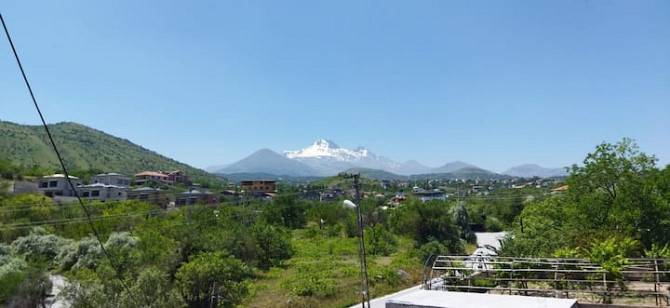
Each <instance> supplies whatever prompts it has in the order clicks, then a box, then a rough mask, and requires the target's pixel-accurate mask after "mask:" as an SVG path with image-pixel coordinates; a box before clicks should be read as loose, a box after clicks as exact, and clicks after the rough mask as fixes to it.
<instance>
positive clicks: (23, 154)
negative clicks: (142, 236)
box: [0, 121, 220, 181]
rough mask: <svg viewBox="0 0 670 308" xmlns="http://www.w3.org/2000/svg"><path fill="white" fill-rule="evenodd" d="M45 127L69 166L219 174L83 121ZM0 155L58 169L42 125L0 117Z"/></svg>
mask: <svg viewBox="0 0 670 308" xmlns="http://www.w3.org/2000/svg"><path fill="white" fill-rule="evenodd" d="M49 130H50V131H51V134H52V136H53V138H54V140H55V142H56V145H57V146H58V150H59V151H60V152H61V155H62V156H63V160H64V161H65V165H66V167H67V168H68V169H69V170H87V169H99V170H101V171H104V172H120V173H124V174H128V175H133V174H136V173H139V172H141V171H144V170H156V171H157V170H183V171H185V172H187V173H188V174H189V175H190V176H191V178H193V179H195V180H208V181H212V180H214V181H218V180H220V178H219V177H217V176H215V175H212V174H210V173H207V172H205V171H204V170H200V169H197V168H193V167H191V166H189V165H186V164H184V163H180V162H178V161H176V160H174V159H171V158H168V157H165V156H163V155H160V154H158V153H156V152H154V151H151V150H148V149H145V148H143V147H141V146H139V145H136V144H134V143H132V142H130V141H128V140H126V139H121V138H117V137H114V136H112V135H109V134H106V133H104V132H102V131H99V130H96V129H93V128H90V127H88V126H85V125H81V124H77V123H71V122H63V123H57V124H51V125H49ZM0 145H2V146H0V158H3V159H5V160H7V161H9V162H11V163H13V164H15V165H19V166H23V167H26V168H31V167H33V166H39V167H41V168H44V169H53V170H59V169H60V165H59V163H58V159H57V157H56V154H55V153H54V151H53V149H52V148H51V143H50V142H49V139H48V137H47V134H46V132H45V131H44V128H43V127H42V126H29V125H19V124H15V123H11V122H4V121H0Z"/></svg>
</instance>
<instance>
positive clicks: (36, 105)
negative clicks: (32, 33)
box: [0, 14, 140, 306]
mask: <svg viewBox="0 0 670 308" xmlns="http://www.w3.org/2000/svg"><path fill="white" fill-rule="evenodd" d="M0 21H1V22H2V27H3V28H4V30H5V34H6V35H7V40H8V41H9V45H10V46H11V47H12V52H13V53H14V57H15V58H16V63H17V64H18V65H19V69H20V70H21V75H22V76H23V81H25V83H26V86H27V87H28V92H30V98H31V99H32V101H33V104H34V105H35V109H37V113H38V114H39V115H40V120H42V126H43V127H44V130H45V131H46V133H47V136H49V141H50V142H51V145H52V147H53V149H54V152H56V156H57V157H58V162H60V165H61V168H62V169H63V175H65V179H66V180H67V182H68V184H69V186H70V188H71V189H72V191H74V195H75V197H76V198H77V200H78V201H79V204H80V205H81V207H82V209H83V210H84V213H85V214H86V218H87V220H88V222H89V225H90V226H91V229H92V230H93V235H94V236H95V238H96V239H97V240H98V243H99V244H100V248H101V249H102V252H103V253H104V255H105V257H107V259H108V260H109V262H110V264H111V265H112V267H113V268H114V270H115V271H116V274H117V276H118V277H117V278H118V279H119V281H120V282H121V285H122V286H123V288H124V289H125V290H126V292H128V294H129V295H130V297H131V298H132V299H133V301H134V302H135V304H137V306H140V303H139V302H138V301H137V299H136V298H135V294H133V292H132V291H131V290H130V288H128V286H127V285H126V283H125V282H124V281H123V276H122V274H121V272H120V271H119V268H118V266H116V264H115V262H114V261H113V260H112V258H111V257H110V255H109V253H108V252H107V250H106V249H105V245H104V244H103V243H102V240H101V239H100V235H99V234H98V230H96V229H95V225H94V224H93V221H92V220H91V213H90V212H89V210H88V208H87V207H86V205H84V202H83V201H82V200H81V198H80V197H79V193H78V192H77V189H76V188H75V187H74V184H73V183H72V180H70V176H69V175H68V173H67V168H65V163H64V162H63V158H62V157H61V155H60V152H59V151H58V147H57V146H56V142H54V139H53V137H52V136H51V131H49V127H48V126H47V123H46V121H45V120H44V116H43V115H42V111H41V110H40V107H39V105H38V104H37V100H36V99H35V94H34V93H33V89H32V87H31V86H30V82H28V77H26V73H25V70H24V69H23V65H21V60H19V54H18V53H17V52H16V48H14V43H13V42H12V38H11V36H10V35H9V30H7V25H6V24H5V19H4V18H2V14H0Z"/></svg>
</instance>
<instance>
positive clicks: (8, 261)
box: [0, 255, 28, 303]
mask: <svg viewBox="0 0 670 308" xmlns="http://www.w3.org/2000/svg"><path fill="white" fill-rule="evenodd" d="M27 269H28V264H27V263H26V262H25V261H23V260H22V259H19V258H15V257H12V256H9V255H0V303H2V302H6V301H7V300H9V299H10V297H11V296H12V295H13V294H14V293H15V292H16V290H18V288H19V286H20V285H21V283H22V282H23V281H24V279H25V271H26V270H27Z"/></svg>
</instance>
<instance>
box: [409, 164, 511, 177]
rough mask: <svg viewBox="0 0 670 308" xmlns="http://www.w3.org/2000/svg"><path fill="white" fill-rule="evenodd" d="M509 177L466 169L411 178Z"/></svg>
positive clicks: (471, 168)
mask: <svg viewBox="0 0 670 308" xmlns="http://www.w3.org/2000/svg"><path fill="white" fill-rule="evenodd" d="M508 177H509V176H507V175H502V174H498V173H494V172H491V171H488V170H484V169H481V168H477V167H465V168H461V169H458V170H455V171H452V172H444V173H429V174H418V175H412V176H410V179H412V180H425V179H504V178H508Z"/></svg>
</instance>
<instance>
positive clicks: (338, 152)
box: [284, 139, 370, 162]
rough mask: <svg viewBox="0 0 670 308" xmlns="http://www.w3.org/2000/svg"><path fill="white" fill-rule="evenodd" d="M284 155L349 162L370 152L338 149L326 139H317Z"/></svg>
mask: <svg viewBox="0 0 670 308" xmlns="http://www.w3.org/2000/svg"><path fill="white" fill-rule="evenodd" d="M284 155H286V157H288V158H290V159H301V158H303V159H304V158H318V159H331V160H336V161H344V162H351V161H358V160H360V159H361V158H364V157H367V156H369V155H370V152H369V151H368V150H367V149H365V148H357V149H356V150H349V149H344V148H340V147H339V146H338V145H337V144H335V142H332V141H330V140H328V139H319V140H316V141H314V142H313V143H312V144H311V145H310V146H308V147H306V148H304V149H300V150H296V151H284Z"/></svg>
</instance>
